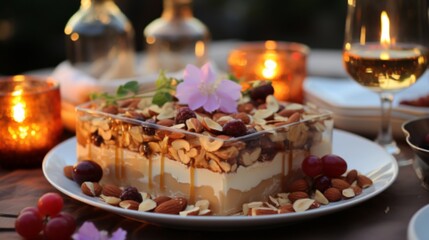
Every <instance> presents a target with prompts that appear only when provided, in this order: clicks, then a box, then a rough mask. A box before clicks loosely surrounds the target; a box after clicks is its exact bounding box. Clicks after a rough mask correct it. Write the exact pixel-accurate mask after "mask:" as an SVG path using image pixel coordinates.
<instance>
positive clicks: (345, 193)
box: [341, 188, 356, 199]
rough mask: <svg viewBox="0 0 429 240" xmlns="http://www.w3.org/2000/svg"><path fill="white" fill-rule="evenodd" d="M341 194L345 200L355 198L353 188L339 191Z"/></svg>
mask: <svg viewBox="0 0 429 240" xmlns="http://www.w3.org/2000/svg"><path fill="white" fill-rule="evenodd" d="M341 193H342V194H343V197H344V198H346V199H349V198H354V197H355V196H356V194H355V191H354V190H353V188H346V189H343V190H342V191H341Z"/></svg>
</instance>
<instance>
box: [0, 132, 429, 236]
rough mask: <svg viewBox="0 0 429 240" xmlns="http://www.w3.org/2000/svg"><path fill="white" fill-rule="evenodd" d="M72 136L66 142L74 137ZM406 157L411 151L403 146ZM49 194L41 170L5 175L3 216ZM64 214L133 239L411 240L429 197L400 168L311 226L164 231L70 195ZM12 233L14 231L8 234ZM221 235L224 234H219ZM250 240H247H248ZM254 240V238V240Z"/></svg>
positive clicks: (1, 180)
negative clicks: (368, 194)
mask: <svg viewBox="0 0 429 240" xmlns="http://www.w3.org/2000/svg"><path fill="white" fill-rule="evenodd" d="M71 135H72V134H71V133H67V132H66V134H65V136H67V137H69V136H71ZM402 147H404V148H405V152H406V153H407V154H410V151H409V149H407V148H406V147H405V145H404V144H403V143H402ZM46 192H58V191H57V190H56V189H55V188H54V187H53V186H52V185H50V184H49V183H48V181H47V180H46V179H45V177H44V176H43V172H42V170H41V169H30V170H23V169H20V170H5V169H0V212H1V213H8V214H17V213H18V212H19V211H20V210H21V209H22V208H24V207H27V206H35V205H36V204H37V199H38V198H39V197H40V196H41V195H43V194H44V193H46ZM63 197H64V200H65V207H64V210H65V211H66V212H69V213H71V214H73V215H74V216H75V217H76V219H77V222H78V225H81V224H82V223H83V222H84V221H93V222H94V223H95V224H96V226H97V227H98V228H99V229H105V230H110V231H113V230H115V229H117V228H118V227H121V228H123V229H125V230H126V231H127V232H128V239H157V240H159V239H216V240H218V239H244V238H245V239H258V238H264V239H284V238H286V237H287V238H289V239H359V240H360V239H406V236H407V227H408V223H409V222H410V219H411V217H412V216H413V214H414V213H415V212H417V210H418V209H420V208H421V207H423V206H425V205H426V204H428V203H429V192H428V191H426V190H425V189H424V188H423V187H422V186H421V185H420V183H419V180H418V179H417V177H416V175H415V173H414V171H413V168H412V166H411V165H408V166H404V167H400V169H399V175H398V178H397V179H396V181H395V182H394V183H393V184H392V186H390V187H389V188H388V189H386V190H385V191H384V192H382V193H380V194H379V195H377V196H376V197H374V198H372V199H370V200H368V201H365V202H363V203H361V204H359V205H357V206H354V207H351V208H348V209H346V210H342V211H340V212H336V213H332V214H329V215H325V216H322V217H318V218H314V219H311V220H304V221H300V222H296V223H293V224H288V225H284V226H281V227H277V228H269V229H260V230H253V229H249V230H248V231H247V232H246V233H244V232H243V231H240V232H222V231H218V232H204V231H198V229H195V230H177V229H168V228H163V227H158V226H155V225H151V224H147V223H140V222H136V221H133V220H129V219H126V218H124V217H122V216H119V215H116V214H112V213H109V212H106V211H104V210H101V209H97V208H94V207H92V206H89V205H86V204H84V203H81V202H79V201H77V200H74V199H72V198H70V197H68V196H66V195H63ZM13 223H14V219H9V218H0V239H19V236H18V235H17V234H16V233H15V232H14V231H13V229H10V228H13ZM7 228H9V230H8V229H7ZM219 230H221V229H219ZM245 236H246V237H245ZM249 236H251V237H249Z"/></svg>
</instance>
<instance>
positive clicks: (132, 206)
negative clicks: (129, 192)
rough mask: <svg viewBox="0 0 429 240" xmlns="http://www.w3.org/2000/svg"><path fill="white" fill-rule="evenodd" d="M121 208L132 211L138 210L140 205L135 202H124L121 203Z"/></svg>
mask: <svg viewBox="0 0 429 240" xmlns="http://www.w3.org/2000/svg"><path fill="white" fill-rule="evenodd" d="M119 207H121V208H124V209H130V210H137V209H138V208H139V203H138V202H136V201H133V200H124V201H121V202H120V203H119Z"/></svg>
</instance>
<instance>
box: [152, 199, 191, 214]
mask: <svg viewBox="0 0 429 240" xmlns="http://www.w3.org/2000/svg"><path fill="white" fill-rule="evenodd" d="M187 204H188V201H187V200H186V199H185V198H182V197H176V198H173V199H170V200H168V201H165V202H163V203H161V204H159V205H158V206H157V207H156V208H155V212H156V213H164V214H179V212H181V211H183V210H184V209H185V208H186V205H187Z"/></svg>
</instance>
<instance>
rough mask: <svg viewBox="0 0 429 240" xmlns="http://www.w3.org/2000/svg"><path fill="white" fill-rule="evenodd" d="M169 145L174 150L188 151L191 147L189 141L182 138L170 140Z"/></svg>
mask: <svg viewBox="0 0 429 240" xmlns="http://www.w3.org/2000/svg"><path fill="white" fill-rule="evenodd" d="M171 146H172V147H173V148H174V149H176V150H180V149H184V150H185V151H189V150H190V149H191V145H190V144H189V142H188V141H186V140H184V139H176V140H174V141H172V142H171Z"/></svg>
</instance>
